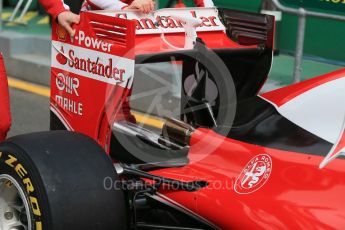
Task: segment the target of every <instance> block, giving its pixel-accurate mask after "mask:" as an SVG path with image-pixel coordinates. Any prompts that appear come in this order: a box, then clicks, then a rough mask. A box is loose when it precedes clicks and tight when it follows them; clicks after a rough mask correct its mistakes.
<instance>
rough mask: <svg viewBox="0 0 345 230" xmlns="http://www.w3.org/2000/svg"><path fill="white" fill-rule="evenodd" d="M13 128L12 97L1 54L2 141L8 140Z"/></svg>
mask: <svg viewBox="0 0 345 230" xmlns="http://www.w3.org/2000/svg"><path fill="white" fill-rule="evenodd" d="M10 127H11V111H10V97H9V93H8V82H7V74H6V69H5V64H4V59H3V56H2V54H1V53H0V141H2V140H4V139H5V138H6V135H7V132H8V131H9V129H10Z"/></svg>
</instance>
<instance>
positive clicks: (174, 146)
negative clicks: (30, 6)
mask: <svg viewBox="0 0 345 230" xmlns="http://www.w3.org/2000/svg"><path fill="white" fill-rule="evenodd" d="M274 27H275V23H274V18H273V17H272V16H268V15H259V14H253V13H244V12H239V11H233V10H229V9H215V8H204V9H198V8H186V9H163V10H159V11H156V12H154V13H152V14H150V15H140V14H138V13H137V12H135V11H126V12H113V11H94V12H85V13H82V14H81V22H80V24H79V25H76V26H75V29H76V35H75V37H73V38H70V37H69V36H67V33H66V31H65V30H64V29H62V28H61V27H59V25H57V24H53V35H52V64H51V65H52V66H51V67H52V68H51V104H50V105H51V131H49V132H43V133H34V134H27V135H21V136H16V137H12V138H9V139H7V140H4V141H3V142H2V143H1V144H0V229H6V230H7V229H36V230H40V229H100V230H106V229H343V228H344V227H345V216H344V215H345V202H344V199H343V198H342V197H341V196H342V195H343V194H344V193H345V177H344V173H345V161H344V160H343V159H341V155H342V153H343V150H344V146H345V134H344V120H345V119H344V118H345V109H344V106H343V102H342V101H343V99H344V98H345V90H344V89H345V70H339V71H336V72H333V73H330V74H326V75H323V76H319V77H315V78H313V79H311V80H307V81H304V82H301V83H298V84H294V85H291V86H287V87H284V88H281V89H277V90H274V91H271V92H267V93H263V94H259V92H260V89H261V88H262V86H263V85H264V83H265V81H266V79H267V76H268V74H269V71H270V68H271V63H272V47H273V40H274V39H273V37H274ZM171 67H172V68H171ZM169 68H171V69H169ZM162 73H163V74H162ZM162 75H163V76H162ZM169 76H170V77H171V76H172V77H174V78H176V79H178V82H180V95H179V97H177V98H179V104H178V106H179V108H178V110H179V112H178V114H176V113H174V114H173V115H171V116H167V117H165V119H164V124H163V126H162V128H161V129H160V130H158V131H159V132H158V131H157V129H155V130H153V129H152V130H150V129H149V128H148V127H147V126H143V124H141V123H140V122H137V121H136V119H135V117H134V116H133V114H132V112H131V111H130V107H129V103H130V100H132V99H133V96H138V95H131V94H132V88H133V84H134V85H136V79H140V78H141V82H147V85H145V84H142V83H141V85H140V86H139V87H145V86H150V85H151V84H153V82H154V80H155V81H160V82H163V83H164V82H166V81H167V80H166V78H167V77H169ZM143 79H145V80H143ZM164 90H165V91H164ZM162 91H164V92H166V89H165V88H164V87H163V89H160V88H158V89H155V90H153V94H156V95H160V94H161V93H162ZM2 92H5V91H2ZM146 93H147V92H145V91H143V92H142V94H143V95H145V94H146ZM151 93H152V92H151ZM139 94H140V93H139ZM143 95H141V96H143ZM154 98H155V97H154ZM158 98H162V97H158ZM159 103H161V102H160V101H159V100H153V101H152V105H153V106H155V105H157V104H159ZM5 105H6V104H5ZM3 111H5V110H3ZM147 119H151V118H147ZM6 125H7V126H8V122H7V123H5V124H3V125H2V127H6Z"/></svg>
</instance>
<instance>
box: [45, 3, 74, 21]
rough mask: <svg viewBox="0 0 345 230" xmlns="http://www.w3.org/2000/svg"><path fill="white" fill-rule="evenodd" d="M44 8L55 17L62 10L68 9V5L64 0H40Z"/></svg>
mask: <svg viewBox="0 0 345 230" xmlns="http://www.w3.org/2000/svg"><path fill="white" fill-rule="evenodd" d="M39 2H40V3H41V5H42V6H43V7H44V9H45V10H46V11H47V12H48V14H50V15H51V16H52V17H53V18H54V19H55V18H56V17H57V16H58V15H59V14H60V13H62V12H64V11H66V10H68V8H67V7H66V5H64V3H63V1H62V0H39Z"/></svg>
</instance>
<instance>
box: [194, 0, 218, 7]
mask: <svg viewBox="0 0 345 230" xmlns="http://www.w3.org/2000/svg"><path fill="white" fill-rule="evenodd" d="M194 4H195V6H197V7H214V3H213V1H212V0H194Z"/></svg>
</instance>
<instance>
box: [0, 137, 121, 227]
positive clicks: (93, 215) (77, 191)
mask: <svg viewBox="0 0 345 230" xmlns="http://www.w3.org/2000/svg"><path fill="white" fill-rule="evenodd" d="M105 179H106V180H108V181H109V180H113V181H116V180H117V179H118V178H117V176H116V172H115V169H114V167H113V164H112V162H111V160H110V159H109V158H108V156H107V155H106V154H105V153H104V151H103V150H102V149H101V148H100V147H99V145H98V144H97V143H95V142H94V141H93V140H91V139H90V138H88V137H86V136H83V135H80V134H76V133H72V132H67V131H54V132H44V133H36V134H29V135H22V136H17V137H14V138H11V139H9V140H7V141H5V142H3V143H1V144H0V229H12V228H13V229H36V230H40V229H48V230H57V229H61V230H62V229H100V230H106V229H126V226H127V220H126V219H127V218H126V216H127V215H126V202H125V198H124V194H123V191H121V190H118V189H109V188H105V186H104V180H105ZM1 212H2V213H1Z"/></svg>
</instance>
